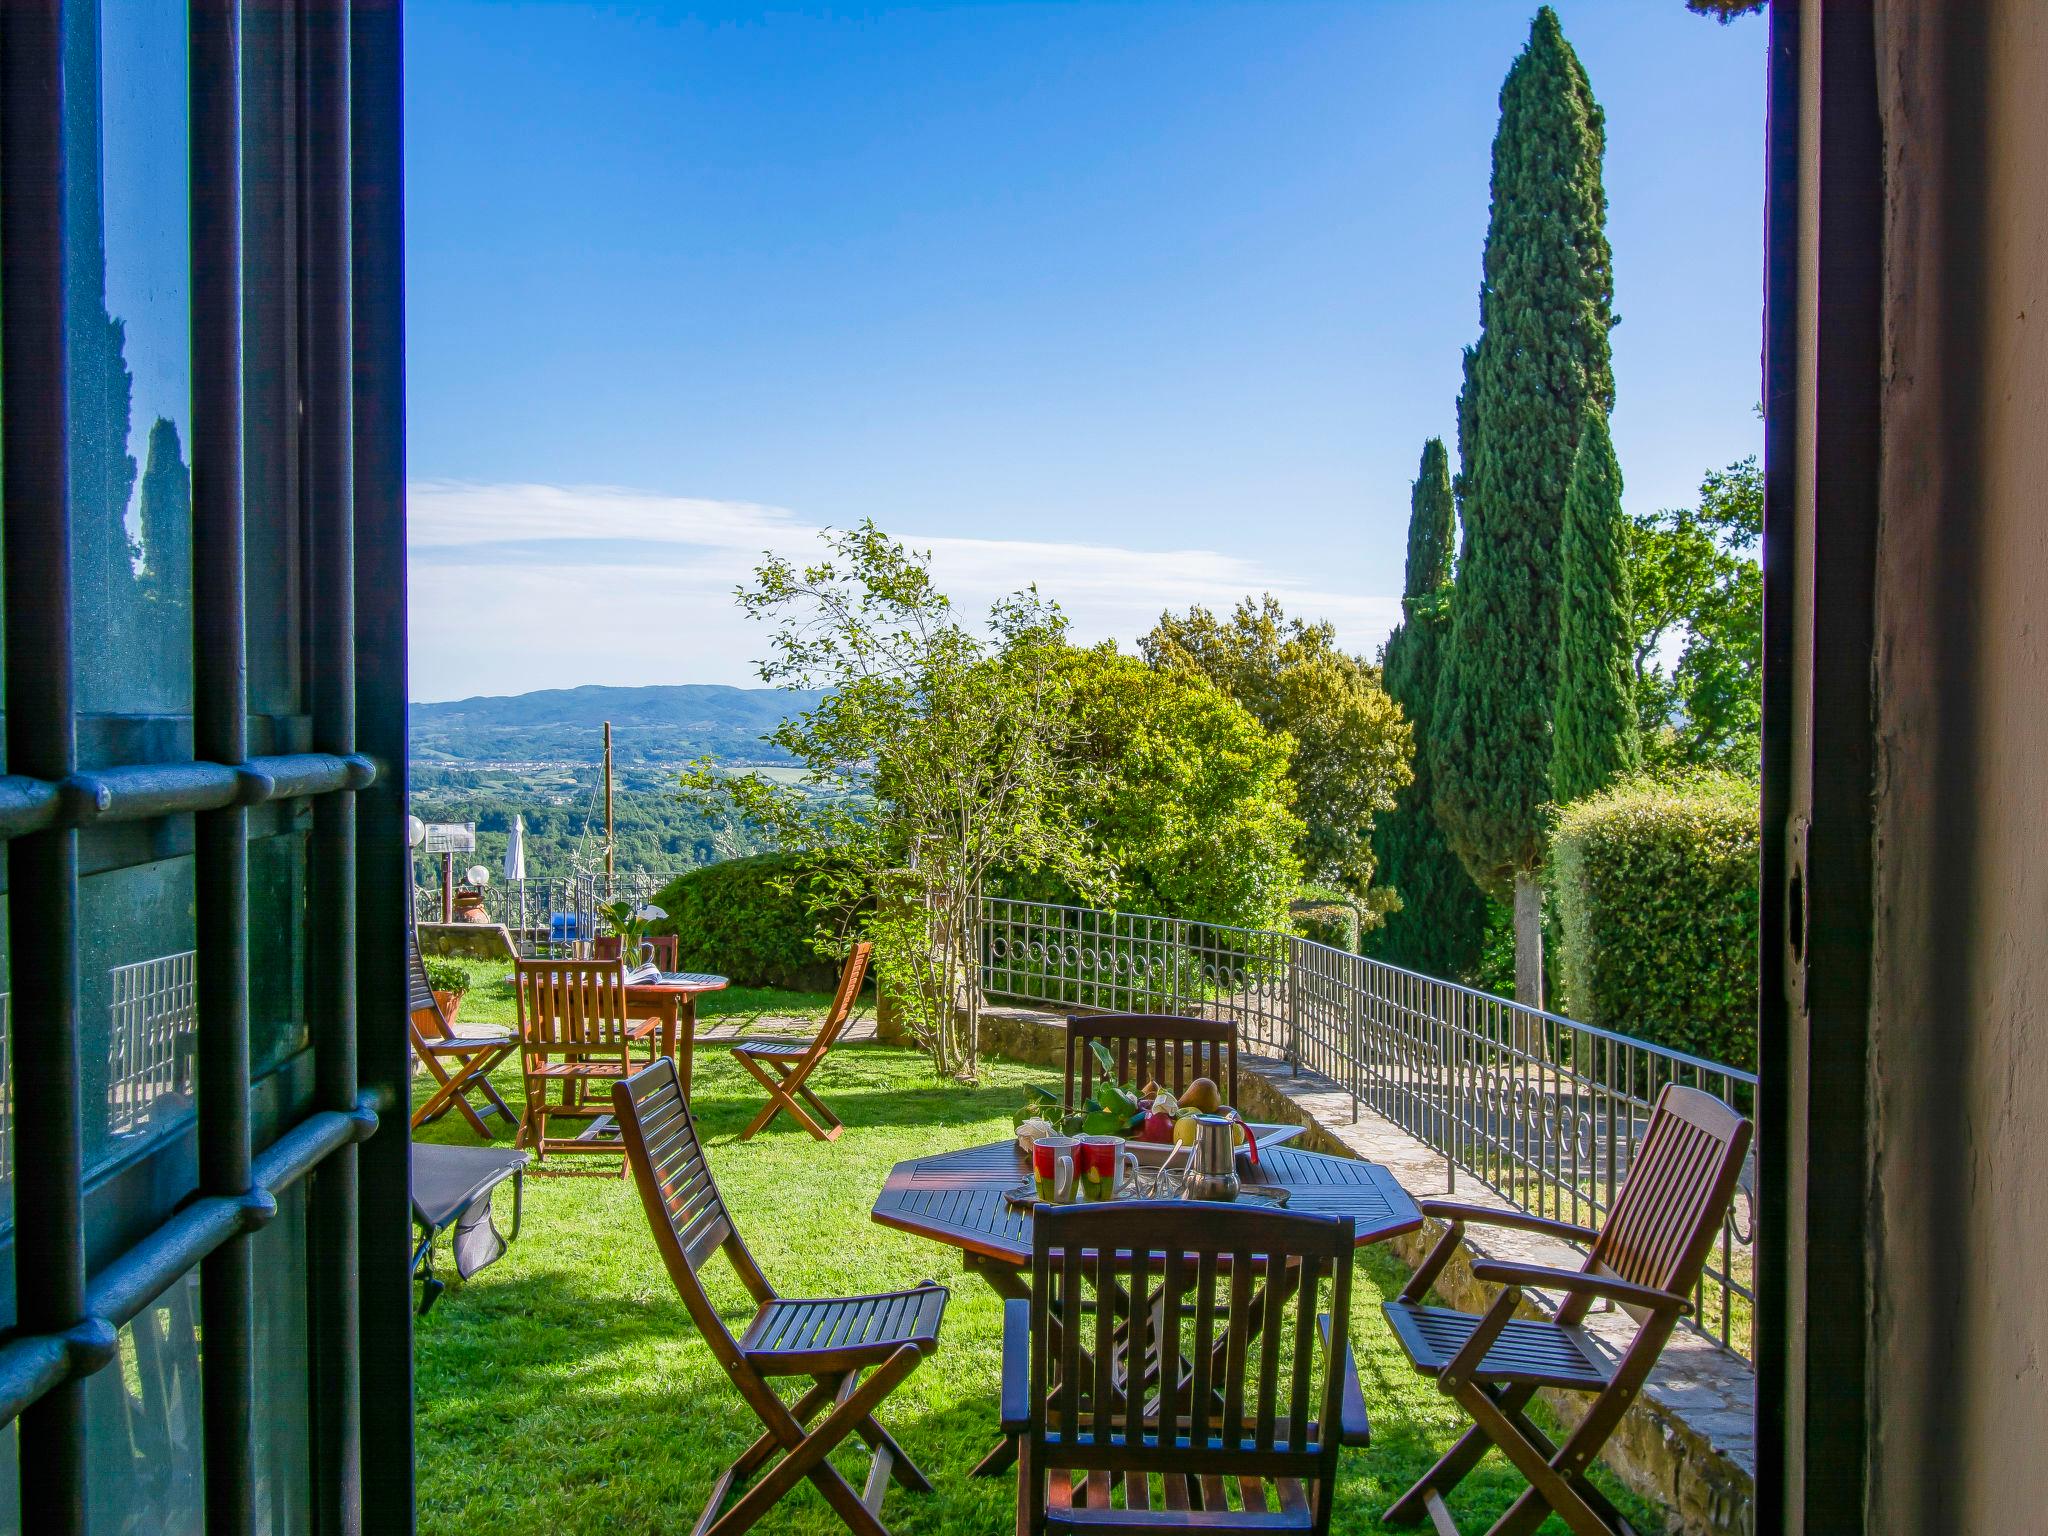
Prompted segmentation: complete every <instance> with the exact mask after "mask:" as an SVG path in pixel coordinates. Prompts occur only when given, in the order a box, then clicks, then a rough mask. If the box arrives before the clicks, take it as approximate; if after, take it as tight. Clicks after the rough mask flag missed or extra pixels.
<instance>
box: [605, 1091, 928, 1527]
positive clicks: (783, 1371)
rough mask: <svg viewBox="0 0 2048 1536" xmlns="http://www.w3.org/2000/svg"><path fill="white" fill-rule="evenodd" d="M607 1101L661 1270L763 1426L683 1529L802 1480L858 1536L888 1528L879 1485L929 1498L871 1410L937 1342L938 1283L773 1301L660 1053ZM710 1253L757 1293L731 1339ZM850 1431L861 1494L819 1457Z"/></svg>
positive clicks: (764, 1500)
mask: <svg viewBox="0 0 2048 1536" xmlns="http://www.w3.org/2000/svg"><path fill="white" fill-rule="evenodd" d="M612 1106H613V1109H614V1111H615V1112H616V1114H617V1116H618V1121H619V1126H620V1129H621V1130H622V1131H623V1133H624V1136H625V1143H626V1156H627V1159H628V1161H629V1162H631V1164H632V1167H633V1177H634V1180H635V1181H636V1182H637V1183H638V1184H639V1186H640V1202H641V1204H642V1205H643V1206H644V1207H645V1208H646V1211H647V1221H648V1224H649V1225H650V1226H652V1227H653V1228H654V1242H655V1246H656V1247H657V1248H659V1249H660V1250H661V1258H662V1262H663V1263H664V1264H666V1265H667V1266H668V1274H669V1278H670V1279H671V1280H673V1281H674V1282H675V1287H676V1289H677V1290H678V1291H679V1292H681V1293H682V1298H683V1305H684V1306H686V1307H687V1308H688V1309H689V1312H690V1319H691V1321H692V1322H694V1323H695V1324H696V1325H697V1330H698V1332H700V1333H702V1334H703V1335H704V1341H705V1342H706V1343H707V1344H709V1345H710V1346H711V1352H712V1354H714V1355H715V1356H717V1358H718V1363H719V1364H720V1365H721V1366H723V1367H724V1368H725V1373H726V1375H727V1376H729V1377H731V1379H732V1383H733V1385H734V1386H736V1387H738V1388H739V1390H740V1395H741V1396H742V1397H744V1398H745V1399H746V1400H747V1404H748V1406H749V1407H751V1408H752V1409H753V1410H754V1412H755V1413H756V1414H757V1415H758V1416H759V1417H760V1420H761V1424H762V1432H761V1435H760V1437H759V1438H758V1439H756V1440H755V1441H754V1443H753V1444H752V1445H750V1446H748V1447H747V1449H746V1450H745V1451H743V1452H742V1453H741V1454H740V1458H739V1460H737V1461H735V1462H734V1463H733V1464H732V1465H731V1466H730V1467H728V1468H726V1470H725V1471H724V1472H723V1473H722V1474H721V1475H720V1476H719V1479H718V1481H717V1483H716V1484H715V1485H713V1487H712V1490H711V1498H710V1502H708V1503H707V1504H706V1505H705V1506H704V1513H703V1514H702V1515H701V1516H699V1517H698V1520H697V1524H696V1527H695V1530H694V1532H693V1536H737V1533H739V1532H741V1531H744V1530H747V1529H748V1528H750V1527H751V1526H752V1525H753V1524H754V1523H755V1522H756V1521H758V1520H759V1519H760V1518H761V1517H762V1516H763V1515H765V1514H766V1513H767V1512H768V1511H769V1509H770V1508H771V1507H773V1505H774V1504H775V1503H776V1501H777V1500H779V1499H780V1498H781V1497H782V1496H783V1495H784V1494H786V1493H788V1492H789V1491H790V1490H791V1489H792V1488H794V1487H795V1486H796V1485H797V1483H798V1482H799V1481H800V1480H802V1479H805V1478H808V1479H809V1480H810V1481H811V1483H812V1485H813V1486H814V1487H816V1488H817V1490H818V1492H819V1493H821V1494H823V1495H824V1498H825V1502H826V1503H827V1504H829V1505H831V1506H832V1508H833V1510H834V1511H835V1512H836V1513H837V1514H838V1516H839V1518H840V1519H841V1520H843V1521H845V1522H846V1526H847V1528H848V1529H849V1530H851V1531H854V1532H856V1533H857V1536H888V1533H887V1531H886V1530H885V1528H884V1527H883V1525H882V1520H881V1511H882V1496H883V1494H884V1493H885V1492H887V1491H888V1486H889V1482H890V1480H891V1479H892V1478H893V1479H894V1480H895V1481H896V1482H898V1483H900V1484H902V1485H903V1486H904V1487H905V1488H907V1489H909V1490H911V1491H912V1492H913V1493H930V1492H931V1487H932V1485H931V1484H930V1482H928V1481H927V1480H926V1478H925V1475H924V1474H923V1473H922V1472H920V1471H918V1469H917V1466H916V1464H915V1463H914V1462H912V1461H911V1459H910V1458H909V1456H907V1455H906V1454H904V1450H903V1447H902V1446H900V1445H898V1444H897V1443H896V1441H895V1439H894V1438H892V1437H891V1435H890V1434H889V1432H888V1431H887V1430H886V1429H884V1428H882V1426H881V1424H880V1423H879V1422H878V1421H877V1420H876V1418H875V1410H876V1409H877V1408H878V1407H879V1406H880V1405H881V1402H882V1400H883V1399H884V1398H886V1397H887V1396H888V1395H889V1394H890V1393H891V1392H892V1391H894V1390H895V1389H896V1387H897V1386H898V1385H899V1384H900V1383H901V1382H902V1381H903V1379H904V1377H906V1376H908V1375H909V1374H910V1373H911V1371H912V1370H914V1369H915V1368H916V1367H917V1365H918V1363H919V1362H920V1361H921V1360H923V1359H924V1357H925V1356H927V1355H929V1354H932V1353H933V1352H934V1351H936V1350H937V1349H938V1347H939V1323H940V1320H941V1319H942V1318H943V1317H944V1315H945V1311H946V1300H947V1291H946V1288H945V1287H944V1286H941V1285H934V1284H932V1283H931V1282H929V1281H927V1282H926V1283H925V1284H923V1285H920V1286H916V1287H914V1288H913V1289H911V1290H907V1291H891V1292H889V1293H887V1294H886V1295H880V1296H832V1297H823V1298H818V1299H813V1300H798V1299H796V1298H794V1297H788V1296H778V1295H776V1294H775V1288H774V1287H773V1286H771V1285H770V1284H769V1283H768V1281H767V1278H766V1277H765V1276H763V1275H762V1273H761V1268H760V1266H759V1265H758V1264H756V1263H755V1262H754V1256H753V1254H752V1253H750V1252H748V1250H747V1245H746V1243H745V1242H743V1241H742V1240H741V1238H740V1235H739V1233H738V1232H737V1231H735V1230H734V1228H733V1224H732V1218H731V1216H730V1215H729V1214H728V1213H727V1211H726V1208H725V1202H724V1200H722V1199H721V1198H720V1197H719V1193H718V1185H717V1184H716V1183H715V1182H714V1181H713V1180H712V1177H711V1169H710V1167H709V1165H708V1164H707V1163H706V1162H705V1160H704V1148H703V1146H702V1145H701V1144H700V1143H699V1142H698V1140H697V1127H696V1124H695V1122H694V1121H693V1120H692V1118H691V1115H690V1109H689V1106H688V1105H686V1104H685V1103H684V1102H683V1094H682V1085H681V1083H680V1082H679V1081H678V1080H677V1077H676V1064H675V1063H674V1062H673V1061H671V1060H669V1059H668V1058H667V1057H663V1058H662V1059H661V1060H659V1061H657V1062H655V1063H654V1064H653V1065H652V1066H648V1067H643V1068H641V1069H640V1070H639V1071H638V1072H635V1073H634V1074H633V1075H632V1076H631V1077H629V1078H627V1079H626V1080H625V1081H624V1082H622V1083H617V1084H615V1085H613V1087H612ZM720 1249H722V1250H723V1251H724V1253H725V1256H726V1259H727V1260H728V1261H729V1262H730V1263H731V1264H732V1267H733V1269H734V1271H735V1272H737V1274H738V1275H739V1278H740V1283H741V1284H742V1285H744V1286H745V1287H746V1290H747V1294H748V1295H749V1296H751V1297H752V1298H753V1301H754V1316H753V1320H752V1321H751V1322H749V1323H748V1324H747V1326H746V1328H745V1330H744V1331H743V1332H742V1333H741V1334H740V1336H739V1337H738V1338H737V1339H735V1338H734V1337H733V1336H732V1333H731V1331H730V1330H729V1329H728V1328H727V1327H726V1325H725V1319H724V1318H722V1317H721V1316H719V1313H718V1309H717V1307H716V1306H714V1305H713V1304H712V1301H711V1298H710V1297H709V1296H707V1295H706V1294H705V1290H704V1285H703V1282H702V1281H701V1280H700V1279H699V1278H698V1274H697V1271H698V1270H699V1268H701V1267H702V1265H703V1264H704V1261H705V1260H706V1259H708V1258H710V1257H711V1255H712V1253H713V1252H714V1251H715V1250H720ZM780 1377H795V1378H797V1379H799V1380H807V1381H808V1382H809V1383H810V1385H809V1386H808V1387H807V1388H806V1389H805V1390H804V1391H803V1393H802V1395H801V1396H799V1397H798V1398H797V1400H796V1402H795V1403H794V1404H790V1403H785V1402H784V1401H783V1399H782V1397H781V1396H780V1395H779V1394H778V1393H777V1392H776V1391H775V1389H774V1387H773V1386H772V1385H771V1384H770V1383H771V1382H772V1381H773V1380H775V1379H776V1378H780ZM821 1412H822V1413H823V1414H824V1417H823V1418H822V1419H819V1418H818V1415H819V1414H820V1413H821ZM814 1419H817V1423H815V1424H813V1423H812V1421H813V1420H814ZM807 1426H808V1427H807ZM850 1434H857V1435H859V1436H860V1437H861V1439H862V1440H864V1441H866V1442H867V1444H868V1447H869V1449H870V1450H872V1451H873V1452H874V1459H873V1462H872V1463H871V1465H870V1467H869V1470H868V1477H867V1482H866V1484H865V1486H864V1487H863V1489H862V1491H861V1492H860V1493H859V1494H856V1493H855V1492H854V1491H853V1488H852V1486H851V1485H850V1484H849V1483H848V1482H847V1481H846V1479H845V1478H844V1477H843V1476H841V1475H840V1473H839V1471H838V1469H837V1468H835V1467H834V1466H833V1465H832V1463H831V1462H830V1461H828V1460H827V1459H826V1458H827V1457H828V1456H829V1455H830V1454H831V1453H832V1451H833V1450H834V1449H835V1448H836V1447H837V1446H838V1445H839V1443H840V1442H841V1441H842V1440H844V1439H845V1438H846V1437H847V1436H848V1435H850ZM778 1451H780V1452H781V1453H782V1455H781V1459H780V1460H779V1461H777V1462H776V1463H775V1464H774V1466H772V1467H768V1469H767V1471H766V1472H765V1473H762V1475H761V1477H760V1478H759V1480H758V1481H755V1482H753V1484H752V1486H751V1487H747V1488H746V1491H745V1492H744V1493H743V1494H741V1495H740V1497H739V1499H738V1501H737V1502H736V1503H734V1504H733V1506H732V1508H730V1509H726V1508H725V1504H726V1501H727V1499H728V1498H730V1497H731V1496H732V1493H733V1491H734V1490H735V1489H736V1488H739V1487H742V1486H744V1485H746V1484H747V1483H748V1480H749V1479H751V1478H753V1477H754V1474H755V1473H757V1472H761V1469H762V1468H763V1467H765V1466H767V1463H768V1459H769V1458H770V1457H771V1456H773V1455H775V1453H776V1452H778Z"/></svg>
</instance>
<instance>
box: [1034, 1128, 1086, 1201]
mask: <svg viewBox="0 0 2048 1536" xmlns="http://www.w3.org/2000/svg"><path fill="white" fill-rule="evenodd" d="M1076 1150H1077V1149H1076V1147H1075V1145H1074V1141H1073V1138H1072V1137H1068V1136H1041V1137H1039V1138H1038V1139H1037V1140H1036V1141H1034V1142H1032V1143H1031V1182H1032V1183H1033V1184H1035V1185H1036V1186H1037V1187H1038V1198H1039V1199H1041V1200H1043V1201H1045V1202H1046V1203H1047V1204H1048V1205H1066V1204H1069V1203H1070V1202H1072V1200H1073V1198H1074V1191H1075V1187H1076V1185H1077V1184H1078V1183H1079V1182H1080V1180H1079V1178H1078V1170H1077V1168H1076V1165H1075V1162H1074V1157H1073V1154H1074V1153H1075V1151H1076Z"/></svg>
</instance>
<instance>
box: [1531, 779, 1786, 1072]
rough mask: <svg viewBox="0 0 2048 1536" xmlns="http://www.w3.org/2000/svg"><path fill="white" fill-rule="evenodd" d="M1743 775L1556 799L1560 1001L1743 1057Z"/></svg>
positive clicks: (1749, 958)
mask: <svg viewBox="0 0 2048 1536" xmlns="http://www.w3.org/2000/svg"><path fill="white" fill-rule="evenodd" d="M1758 853H1759V835H1758V830H1757V800H1756V787H1755V786H1754V785H1752V784H1750V783H1748V782H1746V781H1744V780H1741V779H1736V778H1723V777H1701V778H1696V779H1691V780H1687V781H1683V782H1680V783H1676V784H1671V783H1664V784H1658V783H1652V782H1648V781H1642V780H1638V781H1635V782H1631V783H1627V784H1623V785H1620V786H1618V787H1616V788H1614V789H1611V790H1609V791H1607V792H1605V793H1603V794H1599V795H1594V796H1591V797H1589V798H1587V799H1585V800H1581V801H1578V802H1577V803H1575V804H1572V805H1568V806H1566V807H1565V808H1564V809H1563V811H1562V812H1561V813H1560V815H1559V820H1558V826H1557V833H1556V837H1555V839H1554V841H1553V843H1552V852H1551V859H1552V865H1553V871H1552V881H1553V884H1552V889H1553V891H1554V893H1555V899H1556V902H1557V919H1558V921H1557V931H1558V946H1557V951H1558V952H1557V979H1558V988H1559V1003H1560V1005H1561V1008H1560V1011H1562V1012H1564V1013H1567V1014H1569V1015H1571V1016H1572V1017H1574V1018H1577V1019H1580V1020H1583V1021H1584V1022H1586V1023H1588V1024H1595V1025H1598V1026H1599V1027H1601V1028H1603V1029H1611V1030H1614V1031H1616V1032H1617V1033H1620V1034H1626V1035H1633V1036H1635V1037H1636V1038H1638V1039H1641V1040H1649V1041H1654V1042H1655V1043H1657V1044H1659V1045H1664V1046H1669V1047H1671V1048H1672V1049H1675V1050H1680V1051H1687V1052H1690V1053H1691V1054H1693V1055H1695V1056H1705V1057H1708V1058H1710V1059H1712V1060H1715V1061H1722V1062H1727V1063H1728V1064H1730V1065H1731V1066H1736V1067H1742V1068H1747V1069H1754V1067H1755V1066H1756V1012H1757V967H1756V944H1757V940H1756V933H1757V858H1758Z"/></svg>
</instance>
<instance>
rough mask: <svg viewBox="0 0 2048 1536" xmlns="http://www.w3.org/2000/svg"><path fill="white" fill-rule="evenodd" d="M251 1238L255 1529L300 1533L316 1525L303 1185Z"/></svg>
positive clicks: (263, 1534)
mask: <svg viewBox="0 0 2048 1536" xmlns="http://www.w3.org/2000/svg"><path fill="white" fill-rule="evenodd" d="M317 1176H318V1175H317V1174H316V1175H315V1177H317ZM250 1241H251V1242H253V1243H254V1244H255V1249H256V1251H255V1260H256V1403H255V1409H256V1531H257V1536H298V1533H300V1532H302V1531H309V1530H311V1529H312V1525H313V1499H312V1482H313V1471H312V1465H311V1462H310V1459H309V1457H310V1445H311V1441H310V1440H309V1438H308V1437H309V1435H310V1434H311V1432H312V1426H311V1418H310V1409H311V1404H310V1399H309V1394H310V1392H311V1390H312V1379H311V1375H310V1373H309V1371H308V1369H307V1362H306V1345H307V1338H306V1185H305V1184H304V1183H303V1182H301V1183H298V1184H294V1185H293V1186H292V1187H291V1188H290V1189H288V1190H286V1191H285V1192H284V1193H283V1194H282V1195H280V1196H278V1200H277V1217H276V1219H275V1220H273V1221H272V1222H271V1223H270V1225H269V1226H267V1227H265V1228H263V1230H262V1231H260V1232H258V1233H257V1234H256V1235H255V1237H253V1238H252V1239H250Z"/></svg>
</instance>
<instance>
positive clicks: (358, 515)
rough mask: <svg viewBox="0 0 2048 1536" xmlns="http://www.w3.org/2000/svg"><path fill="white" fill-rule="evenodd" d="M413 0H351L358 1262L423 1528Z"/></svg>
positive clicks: (381, 1420) (371, 1491) (365, 1335)
mask: <svg viewBox="0 0 2048 1536" xmlns="http://www.w3.org/2000/svg"><path fill="white" fill-rule="evenodd" d="M402 10H403V7H402V5H401V3H400V0H356V3H355V4H353V5H352V6H351V7H350V9H349V70H350V74H349V113H350V123H349V147H350V157H351V158H350V163H349V180H350V191H351V198H350V207H351V214H352V217H351V223H350V232H349V235H350V238H349V246H350V252H351V274H350V275H351V288H350V299H351V305H352V314H351V327H350V331H351V338H352V365H353V376H354V384H353V391H354V392H353V396H352V404H353V409H354V418H355V431H354V441H353V448H354V458H353V471H354V482H355V524H356V526H355V538H356V544H355V547H356V563H355V654H356V667H357V671H356V729H357V733H358V734H357V740H358V743H359V745H360V746H361V748H362V750H363V751H364V752H365V753H366V754H367V755H368V756H369V757H370V758H371V760H372V761H374V762H375V763H376V764H377V765H378V771H379V778H378V782H377V784H376V786H375V787H374V788H373V789H372V790H371V791H369V792H368V793H365V794H363V795H362V796H360V797H359V799H358V802H357V807H356V816H357V837H358V846H357V878H358V885H357V890H356V913H357V943H356V956H357V965H358V982H357V998H358V1007H359V1010H360V1012H359V1019H360V1021H361V1022H360V1024H359V1028H358V1063H357V1064H358V1070H359V1072H360V1075H361V1079H362V1083H363V1086H364V1088H365V1089H366V1090H368V1091H369V1093H371V1094H372V1095H374V1096H375V1100H376V1103H377V1105H378V1108H379V1111H380V1112H381V1113H383V1114H385V1115H386V1116H387V1119H386V1123H385V1129H384V1130H382V1131H381V1132H379V1133H378V1134H377V1135H375V1136H373V1137H371V1138H370V1140H368V1141H366V1142H365V1143H363V1146H362V1150H361V1153H360V1157H359V1164H358V1177H359V1180H360V1190H359V1193H360V1200H359V1216H358V1220H359V1222H360V1232H359V1247H358V1252H359V1254H360V1259H359V1265H360V1272H361V1276H362V1290H361V1303H360V1304H361V1308H362V1316H361V1322H362V1327H361V1336H360V1337H361V1344H360V1348H361V1351H362V1380H363V1399H362V1413H361V1415H360V1423H361V1431H360V1433H361V1452H360V1454H361V1457H362V1467H363V1499H362V1507H363V1508H365V1509H375V1510H377V1511H379V1512H380V1513H379V1518H380V1520H382V1521H383V1522H384V1525H385V1527H386V1528H387V1529H389V1530H393V1531H410V1530H411V1529H413V1520H414V1513H413V1489H414V1485H413V1416H412V1287H411V1281H410V1279H409V1278H408V1277H409V1274H410V1270H409V1260H410V1258H411V1255H412V1206H411V1198H410V1194H409V1184H410V1172H411V1170H410V1161H411V1159H410V1149H411V1142H410V1139H409V1134H408V1131H407V1126H406V1119H407V1117H406V1114H405V1112H404V1107H405V1105H406V1102H407V1096H408V1093H409V1091H410V1081H409V1071H408V1068H409V1061H408V1057H407V1047H406V1037H405V1017H406V1013H405V924H406V911H405V908H406V891H407V867H408V864H409V861H410V854H409V852H408V850H407V844H406V836H405V819H406V808H405V773H406V763H405V752H406V740H405V736H406V657H405V635H406V610H405V594H406V573H405V214H404V177H405V157H404V124H403V118H402V116H401V107H402V102H403V60H404V49H403V41H404V39H403V24H402V21H403V18H402Z"/></svg>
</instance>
